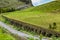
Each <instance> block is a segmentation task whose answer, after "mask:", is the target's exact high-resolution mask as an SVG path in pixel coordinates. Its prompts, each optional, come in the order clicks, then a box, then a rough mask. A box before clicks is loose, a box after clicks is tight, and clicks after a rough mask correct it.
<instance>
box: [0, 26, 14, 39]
mask: <svg viewBox="0 0 60 40" xmlns="http://www.w3.org/2000/svg"><path fill="white" fill-rule="evenodd" d="M0 40H15V38H14V37H12V36H11V35H10V34H8V33H7V32H6V30H5V29H3V28H1V27H0Z"/></svg>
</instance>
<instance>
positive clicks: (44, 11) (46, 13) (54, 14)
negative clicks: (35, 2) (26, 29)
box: [5, 1, 60, 31]
mask: <svg viewBox="0 0 60 40" xmlns="http://www.w3.org/2000/svg"><path fill="white" fill-rule="evenodd" d="M59 10H60V2H59V1H53V2H50V3H47V4H44V5H40V6H37V7H31V8H28V9H25V10H23V11H22V10H21V11H16V12H10V14H6V15H5V16H6V17H8V18H11V19H15V20H18V21H24V22H27V23H30V24H34V25H38V26H41V27H43V28H49V24H51V25H52V26H53V23H54V22H55V23H56V24H57V26H56V27H57V28H56V29H55V30H56V31H60V12H59Z"/></svg>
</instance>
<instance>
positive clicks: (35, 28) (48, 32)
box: [3, 16, 60, 37]
mask: <svg viewBox="0 0 60 40" xmlns="http://www.w3.org/2000/svg"><path fill="white" fill-rule="evenodd" d="M3 17H4V18H5V19H6V21H9V22H10V23H11V24H12V25H16V26H17V27H20V28H22V29H24V30H28V31H33V32H35V33H37V34H39V35H40V34H43V35H44V36H48V37H51V36H52V35H54V36H55V37H60V32H56V31H53V30H50V29H46V28H42V27H40V26H37V25H33V24H29V23H25V22H22V21H17V20H14V19H10V18H7V17H5V16H3Z"/></svg>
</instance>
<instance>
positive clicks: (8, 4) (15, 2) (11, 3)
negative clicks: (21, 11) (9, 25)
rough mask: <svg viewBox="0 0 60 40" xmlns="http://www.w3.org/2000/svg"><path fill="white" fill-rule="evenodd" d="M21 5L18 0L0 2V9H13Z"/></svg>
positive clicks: (0, 0) (1, 0)
mask: <svg viewBox="0 0 60 40" xmlns="http://www.w3.org/2000/svg"><path fill="white" fill-rule="evenodd" d="M21 4H23V3H22V2H18V0H0V7H14V6H17V5H21Z"/></svg>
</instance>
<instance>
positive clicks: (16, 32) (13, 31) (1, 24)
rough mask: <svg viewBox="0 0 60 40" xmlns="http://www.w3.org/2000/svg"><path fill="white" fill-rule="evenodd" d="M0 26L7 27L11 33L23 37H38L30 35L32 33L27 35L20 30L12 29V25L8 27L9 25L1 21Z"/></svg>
mask: <svg viewBox="0 0 60 40" xmlns="http://www.w3.org/2000/svg"><path fill="white" fill-rule="evenodd" d="M0 26H1V27H3V28H5V29H7V30H8V31H9V32H10V33H12V34H15V35H18V36H20V37H22V38H23V37H24V38H29V37H33V38H38V37H35V36H32V35H28V34H25V33H23V32H20V31H17V30H15V29H13V28H12V27H10V26H9V25H7V24H5V23H3V22H0Z"/></svg>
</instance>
